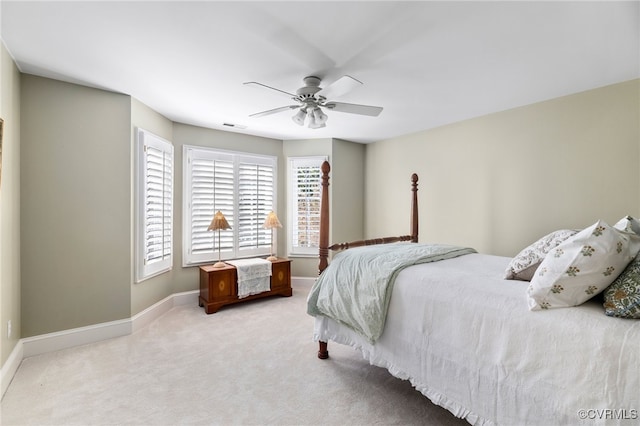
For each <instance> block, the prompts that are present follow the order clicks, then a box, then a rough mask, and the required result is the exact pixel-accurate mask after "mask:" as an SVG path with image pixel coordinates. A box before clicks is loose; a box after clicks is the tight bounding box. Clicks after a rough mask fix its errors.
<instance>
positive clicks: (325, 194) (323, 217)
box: [318, 161, 331, 274]
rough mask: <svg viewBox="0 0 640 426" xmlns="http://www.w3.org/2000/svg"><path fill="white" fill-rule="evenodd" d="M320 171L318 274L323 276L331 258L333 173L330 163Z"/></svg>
mask: <svg viewBox="0 0 640 426" xmlns="http://www.w3.org/2000/svg"><path fill="white" fill-rule="evenodd" d="M320 170H322V182H321V185H322V194H321V198H320V241H319V242H318V246H319V248H320V264H319V265H318V274H321V273H322V271H324V270H325V268H326V267H327V265H328V261H327V258H328V257H329V171H331V166H329V162H328V161H325V162H324V163H322V166H321V167H320Z"/></svg>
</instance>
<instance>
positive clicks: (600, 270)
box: [527, 221, 640, 311]
mask: <svg viewBox="0 0 640 426" xmlns="http://www.w3.org/2000/svg"><path fill="white" fill-rule="evenodd" d="M639 248H640V238H639V237H638V236H637V235H636V234H634V233H630V232H625V231H623V230H619V229H616V228H614V227H612V226H609V225H608V224H606V223H605V222H603V221H598V222H596V223H595V224H593V225H591V226H590V227H588V228H585V229H583V230H582V231H580V232H579V233H577V234H576V235H575V236H573V237H571V238H569V239H568V240H566V241H565V242H563V243H561V244H560V245H559V246H558V247H556V248H555V249H553V250H551V252H549V254H548V255H547V256H546V257H545V258H544V260H543V261H542V263H541V264H540V266H539V267H538V269H537V271H536V273H535V275H534V277H533V278H532V279H531V284H529V288H528V290H527V293H528V298H529V309H531V310H532V311H536V310H540V309H550V308H562V307H569V306H577V305H580V304H581V303H584V302H586V301H587V300H589V299H590V298H591V297H593V296H595V295H596V294H598V293H600V292H601V291H602V290H604V289H605V288H606V287H607V286H608V285H609V284H611V283H612V282H613V280H615V279H616V278H617V277H618V275H620V273H621V272H622V271H623V270H624V268H625V267H626V266H627V265H628V264H629V262H631V260H633V258H634V257H635V255H636V254H637V252H638V249H639Z"/></svg>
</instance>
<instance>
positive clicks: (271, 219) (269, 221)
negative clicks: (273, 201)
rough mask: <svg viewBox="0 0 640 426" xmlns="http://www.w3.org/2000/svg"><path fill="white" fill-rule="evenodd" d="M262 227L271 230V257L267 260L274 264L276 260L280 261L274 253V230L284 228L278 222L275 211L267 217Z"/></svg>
mask: <svg viewBox="0 0 640 426" xmlns="http://www.w3.org/2000/svg"><path fill="white" fill-rule="evenodd" d="M262 227H263V228H265V229H271V256H269V257H267V260H270V261H272V262H273V261H274V260H278V258H277V257H276V256H275V255H274V253H273V251H274V250H273V230H274V228H282V224H281V223H280V221H279V220H278V216H276V214H275V213H274V212H273V210H272V211H271V212H269V214H268V215H267V218H266V219H265V221H264V225H262Z"/></svg>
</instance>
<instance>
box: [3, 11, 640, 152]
mask: <svg viewBox="0 0 640 426" xmlns="http://www.w3.org/2000/svg"><path fill="white" fill-rule="evenodd" d="M639 5H640V3H639V2H637V1H626V2H615V3H614V2H519V1H512V2H483V1H471V2H455V1H446V2H433V1H420V2H417V1H414V2H382V1H355V2H343V1H332V2H327V1H324V2H308V1H306V2H303V1H300V2H292V1H286V2H271V1H266V2H265V1H263V2H220V1H196V2H182V1H161V2H154V1H138V2H128V1H71V2H58V1H51V0H49V1H43V2H35V1H11V0H2V2H1V10H0V13H1V24H2V30H1V33H2V39H3V41H4V43H5V45H6V47H7V49H8V50H9V52H10V53H11V55H12V56H13V58H14V59H15V61H16V63H17V64H18V67H19V69H20V70H21V71H22V72H24V73H29V74H35V75H40V76H46V77H51V78H55V79H59V80H64V81H69V82H74V83H80V84H84V85H88V86H92V87H98V88H103V89H106V90H110V91H114V92H119V93H125V94H128V95H131V96H133V97H134V98H137V99H138V100H140V101H141V102H143V103H144V104H146V105H148V106H149V107H151V108H153V109H154V110H156V111H158V112H159V113H161V114H163V115H164V116H166V117H167V118H169V119H171V120H173V121H178V122H182V123H188V124H194V125H198V126H204V127H210V128H214V129H223V130H230V131H238V132H241V133H248V134H252V135H259V136H265V137H271V138H277V139H283V140H290V139H313V138H330V137H334V138H341V139H346V140H351V141H356V142H362V143H368V142H373V141H377V140H382V139H387V138H391V137H395V136H399V135H403V134H408V133H413V132H417V131H420V130H424V129H429V128H433V127H437V126H440V125H443V124H447V123H452V122H456V121H460V120H464V119H468V118H472V117H477V116H481V115H484V114H488V113H492V112H496V111H501V110H505V109H509V108H513V107H517V106H521V105H526V104H530V103H533V102H538V101H541V100H546V99H551V98H555V97H558V96H563V95H567V94H571V93H576V92H580V91H584V90H588V89H591V88H595V87H600V86H605V85H608V84H612V83H617V82H621V81H626V80H630V79H633V78H638V77H640V7H639ZM345 74H346V75H350V76H353V77H355V78H356V79H358V80H360V81H362V82H363V83H364V85H363V86H361V87H358V88H357V89H355V90H353V91H351V92H350V93H348V94H346V95H344V96H341V97H340V98H338V99H334V100H337V101H342V102H349V103H357V104H367V105H375V106H382V107H384V110H383V111H382V113H381V114H380V116H379V117H367V116H359V115H353V114H347V113H340V112H332V111H329V112H327V115H328V116H329V120H328V122H327V127H325V128H322V129H309V128H306V127H300V126H298V125H296V124H295V123H293V121H292V120H291V116H292V115H293V113H292V112H291V111H286V112H282V113H279V114H276V115H271V116H267V117H261V118H250V117H249V114H252V113H255V112H259V111H263V110H268V109H272V108H276V107H280V106H285V105H290V104H291V103H292V102H291V100H290V99H288V98H287V96H285V95H283V94H280V93H278V92H275V91H270V90H268V89H263V88H257V87H251V86H245V85H243V82H247V81H258V82H261V83H263V84H266V85H269V86H272V87H276V88H279V89H282V90H285V91H287V92H295V90H296V89H297V88H299V87H301V86H302V78H303V77H305V76H307V75H315V76H318V77H321V78H322V79H323V84H322V86H325V85H326V84H329V83H331V82H332V81H335V80H336V79H338V78H339V77H341V76H343V75H345ZM223 123H232V124H236V125H240V126H246V128H245V129H242V130H239V129H237V128H236V129H232V128H229V127H227V126H224V125H223Z"/></svg>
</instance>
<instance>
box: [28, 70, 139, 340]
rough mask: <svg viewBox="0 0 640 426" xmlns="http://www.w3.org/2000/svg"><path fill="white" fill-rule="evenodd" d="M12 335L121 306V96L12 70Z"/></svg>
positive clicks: (117, 313) (124, 286)
mask: <svg viewBox="0 0 640 426" xmlns="http://www.w3.org/2000/svg"><path fill="white" fill-rule="evenodd" d="M21 80H22V86H21V141H20V149H21V155H20V156H21V163H20V164H21V182H20V187H21V210H20V214H21V227H20V233H21V244H22V246H21V274H22V275H21V281H22V283H21V291H22V294H21V296H22V300H21V309H22V337H28V336H33V335H39V334H44V333H48V332H52V331H58V330H65V329H70V328H75V327H81V326H86V325H90V324H98V323H102V322H107V321H113V320H118V319H123V318H129V317H130V314H131V310H130V305H131V285H130V283H131V258H132V252H131V233H132V231H131V218H130V216H131V183H130V182H131V158H130V157H131V147H130V140H131V124H130V120H131V102H130V98H129V97H128V96H125V95H119V94H115V93H110V92H105V91H101V90H96V89H90V88H86V87H82V86H78V85H74V84H68V83H63V82H60V81H55V80H50V79H46V78H40V77H35V76H31V75H26V74H23V75H22V76H21Z"/></svg>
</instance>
